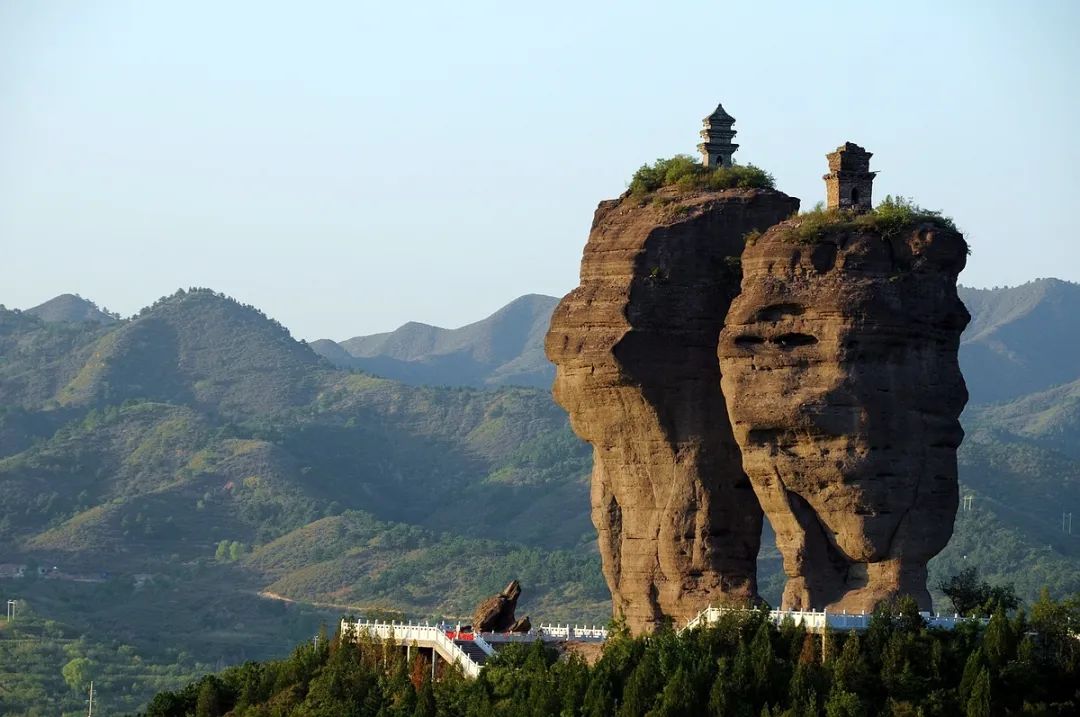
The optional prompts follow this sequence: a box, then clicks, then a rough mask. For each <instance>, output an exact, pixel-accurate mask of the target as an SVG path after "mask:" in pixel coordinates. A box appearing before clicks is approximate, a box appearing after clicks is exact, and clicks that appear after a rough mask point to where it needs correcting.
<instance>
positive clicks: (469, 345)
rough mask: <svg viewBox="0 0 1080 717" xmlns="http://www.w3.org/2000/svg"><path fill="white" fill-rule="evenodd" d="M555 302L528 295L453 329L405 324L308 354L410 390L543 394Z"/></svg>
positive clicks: (325, 343) (320, 344)
mask: <svg viewBox="0 0 1080 717" xmlns="http://www.w3.org/2000/svg"><path fill="white" fill-rule="evenodd" d="M558 303H559V299H557V298H556V297H554V296H544V295H542V294H527V295H525V296H522V297H519V298H517V299H514V300H513V301H511V302H510V303H509V304H507V305H506V306H504V307H503V308H501V309H499V310H498V311H496V312H495V313H494V314H492V315H491V316H488V317H487V318H484V319H481V320H480V321H477V322H474V323H471V324H468V325H467V326H462V327H461V328H457V329H444V328H440V327H438V326H430V325H428V324H421V323H418V322H415V321H410V322H409V323H407V324H405V325H404V326H402V327H400V328H398V329H397V330H395V331H390V332H386V333H381V334H372V335H370V336H356V337H353V338H351V339H347V340H345V341H341V342H334V341H331V340H329V339H321V340H319V341H314V342H312V344H311V348H312V349H313V350H314V351H315V352H317V353H319V354H320V355H322V356H323V357H324V358H326V359H327V360H328V361H330V362H331V363H333V364H334V365H336V366H338V367H341V368H356V369H361V370H364V371H368V372H370V373H373V374H375V375H377V376H383V377H385V378H390V379H393V380H395V381H402V382H404V383H409V384H414V385H425V384H426V385H435V386H439V385H454V386H473V387H482V386H504V385H517V386H532V387H535V388H548V387H549V386H550V385H551V380H552V378H553V377H554V375H555V372H554V368H553V367H552V366H551V364H549V363H548V360H547V358H546V357H545V356H544V335H545V334H546V333H547V327H548V323H549V322H550V320H551V312H552V311H554V310H555V306H556V304H558Z"/></svg>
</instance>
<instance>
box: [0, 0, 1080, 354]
mask: <svg viewBox="0 0 1080 717" xmlns="http://www.w3.org/2000/svg"><path fill="white" fill-rule="evenodd" d="M1077 20H1080V6H1077V5H1076V4H1075V3H1069V2H1044V3H1039V4H1037V5H1032V6H1017V5H1015V4H1010V3H1004V2H993V3H978V4H976V3H957V4H952V5H950V6H949V7H947V8H942V7H939V6H938V5H937V4H934V3H928V2H925V3H913V4H910V5H906V6H905V7H904V9H903V10H902V11H898V10H896V9H895V8H893V7H866V6H864V5H860V4H856V3H848V2H842V3H839V2H838V3H830V4H829V5H828V6H827V7H822V6H813V7H811V6H802V5H800V4H795V3H774V4H771V5H769V6H768V7H763V6H760V5H759V6H754V7H746V6H726V5H725V6H718V5H716V4H712V3H687V4H685V5H681V6H679V7H678V8H671V7H659V6H655V5H651V4H646V3H620V4H605V3H598V4H595V5H593V4H590V5H589V6H588V7H582V6H579V5H577V4H573V3H555V4H547V5H545V6H543V7H528V8H506V7H503V6H501V5H499V4H497V3H471V4H468V5H465V6H454V7H445V6H442V5H439V4H427V5H425V4H423V3H420V4H416V3H414V4H411V5H409V6H408V7H395V6H387V5H383V4H380V5H374V4H371V5H368V4H360V5H355V4H348V3H338V2H324V3H319V4H317V5H313V6H308V7H305V8H304V10H303V12H302V13H301V12H299V11H292V10H289V9H287V8H283V7H272V6H266V5H263V4H254V3H237V4H230V5H228V6H219V5H216V4H215V5H211V4H209V3H199V2H196V3H190V4H185V5H184V6H183V7H163V6H151V5H147V4H139V3H133V2H120V1H116V2H94V3H75V2H68V3H65V2H60V3H49V4H43V3H36V2H28V1H16V2H9V3H6V4H4V5H3V6H0V56H2V57H3V60H4V61H3V62H2V63H0V90H3V91H4V92H5V96H6V97H8V98H9V102H8V103H6V104H5V105H4V106H3V107H0V241H2V242H3V247H2V248H3V249H4V256H5V257H6V261H4V262H2V263H0V281H2V282H3V291H2V292H0V294H2V296H0V302H3V303H5V304H7V305H8V306H15V307H19V308H28V307H30V306H33V305H36V304H39V303H41V302H43V301H46V300H48V299H49V298H52V297H53V296H56V295H58V294H62V293H78V294H80V295H82V296H84V297H86V298H88V299H90V300H93V301H95V302H97V303H98V304H99V305H102V306H105V307H108V308H109V309H111V310H114V311H118V312H120V313H121V314H123V315H125V316H126V315H130V314H131V313H134V312H135V311H137V310H138V309H139V308H141V307H142V306H145V305H147V304H150V303H152V302H153V301H154V300H155V299H156V298H158V297H159V296H161V295H163V294H167V293H171V292H172V291H174V290H175V289H176V288H178V287H185V288H186V287H188V286H208V287H211V288H214V289H216V290H218V291H222V292H224V293H226V294H229V295H231V296H234V297H235V298H237V299H238V300H240V301H243V302H245V303H251V304H254V305H256V306H258V307H259V308H260V309H262V310H264V311H265V312H266V313H267V314H269V315H270V316H273V317H274V318H276V319H278V320H279V321H281V322H282V323H283V324H284V325H286V326H288V327H289V328H290V330H292V332H293V333H294V335H295V336H297V337H298V338H305V339H308V340H313V339H318V338H333V339H339V340H340V339H343V338H347V337H350V336H355V335H362V334H371V333H377V332H383V331H390V330H393V329H395V328H397V327H398V326H400V325H401V324H403V323H405V322H407V321H421V322H423V323H429V324H433V325H437V326H443V327H447V328H455V327H458V326H461V325H464V324H468V323H470V322H472V321H476V320H478V319H480V318H483V317H484V316H487V315H489V314H490V313H492V312H493V311H495V310H496V309H498V308H499V307H501V306H503V305H505V304H506V303H508V302H509V301H511V300H512V299H514V298H516V297H517V296H520V295H522V294H526V293H540V294H546V295H551V296H560V295H562V294H564V293H566V292H567V291H569V290H570V289H571V288H573V286H575V285H576V282H577V272H578V262H579V260H580V255H581V249H582V247H583V245H584V242H585V238H586V236H587V234H588V227H589V224H590V221H591V218H592V212H593V209H594V208H595V205H596V203H597V202H598V201H600V200H601V199H605V198H610V197H613V196H616V195H618V194H619V193H621V192H622V191H623V190H624V189H625V187H626V183H627V180H628V179H629V178H630V175H631V174H632V173H633V171H634V170H635V169H636V168H637V167H638V166H639V165H641V164H642V163H643V162H646V161H651V160H653V159H655V158H656V157H658V156H670V155H672V154H675V153H677V152H691V153H692V152H693V151H694V145H695V143H696V142H697V141H698V137H697V132H698V130H699V128H700V122H701V118H702V117H703V116H704V115H706V114H707V113H708V112H710V111H711V110H712V109H713V108H714V107H715V105H716V103H717V102H718V101H722V102H723V104H724V106H725V108H726V109H727V110H728V111H729V112H730V113H731V114H732V115H734V116H735V117H736V119H737V122H736V125H735V129H736V130H738V132H739V134H738V135H737V137H736V138H735V141H736V142H737V143H739V144H740V145H741V148H740V150H739V151H738V153H737V154H736V158H737V160H738V161H740V162H742V163H754V164H757V165H759V166H762V167H763V168H765V169H767V170H769V171H770V172H772V173H773V174H774V175H775V176H776V179H777V187H778V188H779V189H781V190H783V191H786V192H788V193H789V194H792V195H794V196H797V197H799V198H800V199H801V200H802V204H803V207H804V208H809V207H810V206H812V205H813V204H814V203H815V202H816V201H818V200H819V199H821V198H823V195H824V185H823V183H822V181H821V175H822V174H823V173H824V171H825V159H824V155H825V153H826V152H828V151H830V150H832V149H833V148H835V147H836V146H838V145H839V144H841V143H843V142H844V141H847V140H851V141H854V142H857V143H859V144H861V145H863V146H865V147H866V148H867V149H868V150H870V151H871V152H874V158H873V160H872V168H873V169H876V170H878V171H880V175H879V176H878V178H877V181H876V183H875V198H876V199H878V200H880V199H881V198H882V197H884V196H885V195H886V194H901V195H905V196H910V197H912V198H914V199H915V200H916V201H917V202H919V203H920V204H922V205H924V206H927V207H929V208H933V209H941V210H943V211H944V212H945V213H946V214H949V215H950V216H952V217H954V219H955V220H956V221H957V223H958V224H959V226H960V227H961V229H963V230H964V231H965V232H966V234H967V236H968V239H969V240H970V242H971V244H972V247H973V255H972V256H971V258H970V260H969V264H968V269H967V270H966V271H965V272H964V273H963V274H962V275H961V281H962V283H963V284H965V285H968V286H973V287H978V288H983V287H991V286H995V285H1010V286H1012V285H1018V284H1022V283H1025V282H1026V281H1030V280H1033V279H1036V278H1040V277H1056V278H1060V279H1063V280H1067V281H1080V264H1078V262H1077V261H1076V248H1075V241H1076V238H1077V237H1076V235H1077V232H1076V230H1075V227H1074V225H1073V222H1072V212H1071V208H1072V199H1073V197H1074V196H1075V195H1076V193H1077V191H1078V190H1080V179H1078V174H1077V172H1076V170H1075V167H1076V166H1077V162H1078V161H1080V140H1077V138H1076V137H1075V133H1074V127H1075V126H1077V124H1078V120H1080V93H1077V92H1076V91H1075V90H1074V91H1068V90H1067V88H1068V87H1070V86H1073V85H1074V80H1073V78H1072V70H1073V69H1074V68H1075V67H1076V66H1077V60H1078V59H1080V58H1078V50H1077V49H1076V47H1075V44H1074V43H1073V42H1072V39H1071V37H1070V31H1071V28H1072V27H1075V26H1076V23H1077Z"/></svg>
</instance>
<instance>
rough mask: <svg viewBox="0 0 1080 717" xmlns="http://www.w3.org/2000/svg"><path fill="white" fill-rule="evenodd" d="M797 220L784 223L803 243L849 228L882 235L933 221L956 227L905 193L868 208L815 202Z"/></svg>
mask: <svg viewBox="0 0 1080 717" xmlns="http://www.w3.org/2000/svg"><path fill="white" fill-rule="evenodd" d="M794 219H795V220H796V223H794V224H792V225H791V226H789V227H787V228H786V229H785V231H786V232H787V238H788V239H789V240H793V241H797V242H800V243H803V244H813V243H816V242H819V241H821V240H823V239H826V238H827V237H829V236H830V235H834V234H840V233H843V232H849V231H859V230H864V231H874V232H877V233H879V234H881V236H882V237H883V238H885V239H892V238H893V237H897V236H899V235H900V234H902V233H903V232H905V231H908V230H910V229H912V228H913V227H915V226H917V225H919V224H933V225H935V226H938V227H940V228H942V229H947V230H949V231H954V232H955V231H959V230H958V229H957V228H956V224H955V223H954V222H953V220H952V219H951V218H950V217H946V216H944V215H943V214H942V213H941V212H939V211H933V210H930V209H924V208H923V207H920V206H919V205H918V204H916V203H915V202H914V201H912V200H911V199H907V198H905V197H893V196H892V195H889V196H887V197H885V199H883V200H882V201H881V203H880V204H878V205H877V206H876V207H874V208H873V209H871V210H870V211H868V212H854V211H851V210H848V209H826V208H825V206H824V204H822V203H821V202H818V203H817V204H816V205H815V206H814V208H813V209H811V210H810V211H808V212H803V213H802V214H799V215H797V216H796V217H794Z"/></svg>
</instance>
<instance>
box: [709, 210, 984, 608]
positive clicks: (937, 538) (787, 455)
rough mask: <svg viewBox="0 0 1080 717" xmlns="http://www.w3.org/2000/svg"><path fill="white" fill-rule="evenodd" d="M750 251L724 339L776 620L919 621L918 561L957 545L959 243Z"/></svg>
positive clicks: (777, 241) (766, 244)
mask: <svg viewBox="0 0 1080 717" xmlns="http://www.w3.org/2000/svg"><path fill="white" fill-rule="evenodd" d="M792 226H793V225H792V224H791V223H790V222H788V223H784V224H781V225H778V226H776V227H773V228H772V229H771V230H769V231H768V232H766V233H765V235H764V236H762V237H760V238H759V239H757V240H756V242H753V243H752V245H750V246H748V247H747V248H746V251H745V252H744V254H743V258H742V268H743V279H742V293H741V294H740V295H739V297H738V298H737V299H735V301H734V302H733V304H732V306H731V309H730V312H729V313H728V317H727V322H726V326H725V328H724V331H723V333H722V335H721V338H720V342H719V356H720V365H721V370H722V373H723V379H722V386H723V392H724V395H725V396H726V397H727V406H728V411H729V413H730V415H731V420H732V424H733V427H734V434H735V438H736V440H737V441H738V444H739V446H740V448H741V449H742V455H743V467H744V468H745V469H746V473H747V474H748V475H749V477H750V480H751V481H752V483H753V485H754V490H755V491H756V492H757V495H758V498H759V499H760V501H761V506H762V507H763V508H764V510H765V514H766V516H767V518H768V519H769V521H770V522H771V523H772V526H773V528H774V529H775V531H776V536H777V538H776V539H777V545H778V547H779V549H780V552H781V553H782V555H783V558H784V570H785V572H786V574H787V578H788V581H787V585H786V588H785V590H784V597H783V607H784V608H787V609H809V608H814V609H822V608H828V609H830V610H842V609H843V610H848V611H856V612H858V611H869V610H872V609H873V608H874V607H875V606H876V605H877V604H878V603H880V602H881V601H883V600H886V599H889V598H891V597H893V596H896V595H898V594H910V595H912V596H913V597H915V598H916V599H917V600H918V602H919V604H920V606H921V607H923V608H924V609H929V608H930V595H929V593H928V592H927V589H926V564H927V561H928V560H929V559H930V558H931V557H933V556H934V555H936V554H937V553H938V552H939V551H940V550H941V549H942V548H943V547H944V546H945V543H946V542H947V541H948V539H949V537H950V536H951V535H952V529H953V519H954V517H955V514H956V506H957V494H958V489H957V474H956V450H957V448H958V447H959V445H960V441H961V440H962V439H963V430H962V429H961V428H960V423H959V420H958V419H959V416H960V412H961V410H962V409H963V407H964V404H965V403H966V402H967V390H966V388H965V386H964V380H963V377H962V376H961V374H960V368H959V365H958V363H957V349H958V346H959V341H960V332H961V331H962V330H963V329H964V327H965V326H966V325H967V323H968V320H969V316H968V313H967V310H966V309H965V308H964V305H963V303H962V302H961V301H960V299H959V298H958V297H957V294H956V277H957V274H958V273H959V272H960V270H961V269H963V267H964V263H965V261H966V256H967V245H966V243H965V242H964V239H963V237H962V236H961V235H960V234H958V233H956V232H955V231H951V230H947V229H945V228H943V227H941V226H938V225H936V224H923V225H919V226H916V227H913V228H910V229H908V230H904V231H902V232H898V233H897V234H896V235H895V236H892V237H891V238H884V237H883V236H882V235H881V234H879V233H876V232H875V231H862V230H851V231H848V232H846V233H841V234H838V235H834V236H830V237H829V238H828V240H827V241H813V242H810V243H803V242H800V241H799V240H798V239H797V238H795V237H796V235H795V234H794V233H793V232H792V231H791V228H792Z"/></svg>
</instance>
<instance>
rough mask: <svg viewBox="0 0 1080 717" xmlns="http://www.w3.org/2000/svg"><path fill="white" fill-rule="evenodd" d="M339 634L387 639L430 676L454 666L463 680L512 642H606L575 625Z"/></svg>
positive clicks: (402, 626)
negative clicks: (417, 656)
mask: <svg viewBox="0 0 1080 717" xmlns="http://www.w3.org/2000/svg"><path fill="white" fill-rule="evenodd" d="M341 635H342V637H343V638H346V637H349V638H351V639H357V638H358V637H360V636H361V635H368V636H370V637H373V638H375V639H378V640H391V641H393V643H394V644H395V645H397V646H399V647H403V648H405V654H406V656H407V659H408V658H411V656H412V650H413V649H414V648H415V649H417V650H420V652H421V654H422V655H424V656H426V657H427V658H428V659H429V660H430V661H431V674H432V677H435V676H436V675H437V674H438V663H439V660H442V662H443V664H450V665H457V666H458V667H460V668H461V671H462V672H463V673H464V674H465V675H466V676H467V677H476V676H478V675H479V674H480V670H481V669H482V668H483V666H484V663H485V662H487V659H488V658H489V657H491V656H492V655H494V654H495V653H496V652H497V651H498V646H500V645H506V644H510V643H514V642H518V643H531V642H535V641H537V640H540V641H542V642H545V643H560V642H592V643H602V642H604V641H605V640H606V639H607V629H606V628H603V627H596V626H592V627H585V626H579V625H540V626H539V627H537V628H535V629H533V630H530V631H529V632H472V631H469V630H464V629H462V626H461V625H460V624H458V625H451V624H447V623H437V624H434V625H433V624H430V623H427V622H425V623H423V624H421V623H412V622H408V623H402V622H394V621H391V622H380V621H378V620H348V619H343V620H342V621H341Z"/></svg>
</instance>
